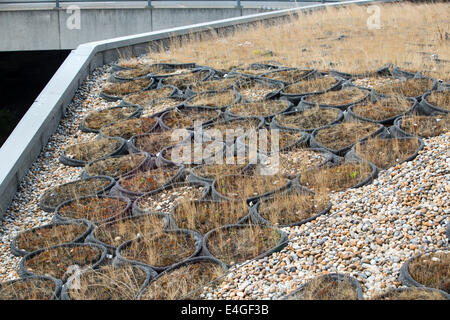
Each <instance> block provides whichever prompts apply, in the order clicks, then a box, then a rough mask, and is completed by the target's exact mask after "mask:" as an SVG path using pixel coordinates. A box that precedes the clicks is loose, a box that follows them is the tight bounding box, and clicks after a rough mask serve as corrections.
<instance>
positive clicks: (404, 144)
mask: <svg viewBox="0 0 450 320" xmlns="http://www.w3.org/2000/svg"><path fill="white" fill-rule="evenodd" d="M419 146H420V141H419V140H418V139H417V138H410V139H395V138H392V139H380V138H371V139H368V140H367V141H364V142H363V143H358V144H357V145H356V153H357V154H358V155H359V156H361V158H363V159H364V160H367V161H370V162H372V163H373V164H375V165H376V166H377V167H378V168H381V169H387V168H389V167H392V166H394V165H396V164H397V163H400V162H402V161H405V160H406V159H407V158H409V157H411V156H412V155H414V153H416V152H417V150H418V148H419Z"/></svg>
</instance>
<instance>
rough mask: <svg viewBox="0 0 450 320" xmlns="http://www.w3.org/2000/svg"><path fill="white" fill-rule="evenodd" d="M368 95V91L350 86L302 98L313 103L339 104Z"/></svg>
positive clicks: (353, 101) (358, 99)
mask: <svg viewBox="0 0 450 320" xmlns="http://www.w3.org/2000/svg"><path fill="white" fill-rule="evenodd" d="M368 95H369V92H368V91H365V90H361V89H358V88H354V87H351V88H345V89H342V90H339V91H328V92H325V93H322V94H317V95H311V96H306V97H305V98H304V100H305V101H306V102H310V103H315V104H326V105H333V106H339V105H345V104H350V103H355V102H358V101H360V100H361V99H363V98H365V97H367V96H368Z"/></svg>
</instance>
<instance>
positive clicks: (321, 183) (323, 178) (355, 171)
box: [300, 162, 372, 194]
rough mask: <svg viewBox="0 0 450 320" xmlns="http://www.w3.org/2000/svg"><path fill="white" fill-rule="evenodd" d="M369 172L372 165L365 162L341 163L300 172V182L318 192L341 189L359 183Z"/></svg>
mask: <svg viewBox="0 0 450 320" xmlns="http://www.w3.org/2000/svg"><path fill="white" fill-rule="evenodd" d="M371 172H372V167H370V166H369V165H368V164H367V163H366V162H349V163H341V164H339V165H336V166H331V167H321V168H313V169H310V170H307V171H304V172H302V173H301V175H300V184H302V185H304V186H306V187H308V188H312V189H314V191H315V192H316V193H319V194H320V193H327V192H330V191H342V190H345V189H348V188H351V187H353V186H355V185H357V184H359V183H361V182H362V181H364V180H365V179H367V178H368V177H369V176H370V174H371Z"/></svg>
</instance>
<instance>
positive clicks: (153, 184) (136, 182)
mask: <svg viewBox="0 0 450 320" xmlns="http://www.w3.org/2000/svg"><path fill="white" fill-rule="evenodd" d="M179 170H180V168H177V167H175V168H158V169H154V170H148V171H144V172H138V173H136V174H133V175H131V176H126V177H121V178H120V180H119V183H120V185H121V187H122V188H124V189H126V190H128V191H132V192H149V191H153V190H155V189H157V188H159V187H161V186H162V185H163V184H165V183H167V182H168V181H169V180H170V179H171V178H173V177H174V176H175V175H176V174H177V173H178V172H179Z"/></svg>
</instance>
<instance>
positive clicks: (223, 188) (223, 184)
mask: <svg viewBox="0 0 450 320" xmlns="http://www.w3.org/2000/svg"><path fill="white" fill-rule="evenodd" d="M221 182H222V193H223V194H225V192H226V191H225V190H226V189H225V181H224V180H222V181H221Z"/></svg>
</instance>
